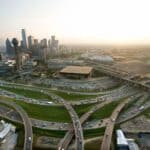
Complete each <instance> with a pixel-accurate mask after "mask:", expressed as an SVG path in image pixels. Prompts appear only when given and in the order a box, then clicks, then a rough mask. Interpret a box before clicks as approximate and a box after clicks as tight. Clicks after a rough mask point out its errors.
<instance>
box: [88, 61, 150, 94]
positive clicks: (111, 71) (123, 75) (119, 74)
mask: <svg viewBox="0 0 150 150" xmlns="http://www.w3.org/2000/svg"><path fill="white" fill-rule="evenodd" d="M87 63H90V64H92V65H94V66H95V68H96V69H98V70H99V71H100V72H103V73H104V74H106V75H108V76H111V77H114V78H118V79H119V80H122V81H125V82H126V83H129V84H132V85H133V86H137V87H140V88H143V89H144V90H147V91H149V92H150V86H149V85H147V84H145V83H142V82H138V81H134V80H132V79H131V78H130V77H129V76H128V73H127V72H125V71H123V70H121V69H116V68H112V67H111V66H108V65H104V64H99V63H97V62H93V61H87Z"/></svg>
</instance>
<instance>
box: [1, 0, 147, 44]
mask: <svg viewBox="0 0 150 150" xmlns="http://www.w3.org/2000/svg"><path fill="white" fill-rule="evenodd" d="M21 28H25V29H26V31H27V34H28V35H30V34H31V35H33V36H34V37H36V38H39V39H41V38H44V37H46V38H49V37H50V36H51V35H53V34H55V35H56V36H57V38H58V39H59V40H60V42H61V43H98V44H101V43H135V42H137V43H150V0H0V39H5V38H6V37H10V38H12V37H14V36H16V37H17V38H19V39H20V38H21V32H20V30H21Z"/></svg>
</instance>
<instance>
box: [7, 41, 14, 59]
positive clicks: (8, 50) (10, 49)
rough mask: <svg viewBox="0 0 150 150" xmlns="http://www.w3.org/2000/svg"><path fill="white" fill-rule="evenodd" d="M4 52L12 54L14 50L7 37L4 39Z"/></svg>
mask: <svg viewBox="0 0 150 150" xmlns="http://www.w3.org/2000/svg"><path fill="white" fill-rule="evenodd" d="M6 53H7V55H11V56H12V55H14V54H15V51H14V48H13V46H12V45H11V42H10V40H9V39H6Z"/></svg>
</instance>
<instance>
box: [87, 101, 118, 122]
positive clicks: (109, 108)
mask: <svg viewBox="0 0 150 150" xmlns="http://www.w3.org/2000/svg"><path fill="white" fill-rule="evenodd" d="M119 103H120V100H119V101H114V102H111V103H110V104H106V105H104V106H103V107H102V108H100V109H99V110H97V111H96V112H94V113H93V114H92V115H91V116H90V118H89V120H92V119H98V120H99V119H103V118H107V117H109V116H110V115H111V114H112V112H113V110H114V109H115V108H116V107H117V105H118V104H119Z"/></svg>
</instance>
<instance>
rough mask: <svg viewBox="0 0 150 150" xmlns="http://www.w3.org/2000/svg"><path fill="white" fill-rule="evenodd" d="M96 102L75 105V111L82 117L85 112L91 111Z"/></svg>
mask: <svg viewBox="0 0 150 150" xmlns="http://www.w3.org/2000/svg"><path fill="white" fill-rule="evenodd" d="M94 105H95V104H84V105H78V106H74V109H75V111H76V112H77V114H78V116H79V117H81V116H82V115H83V114H84V113H86V112H87V111H89V110H90V109H91V108H92V107H93V106H94Z"/></svg>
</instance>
